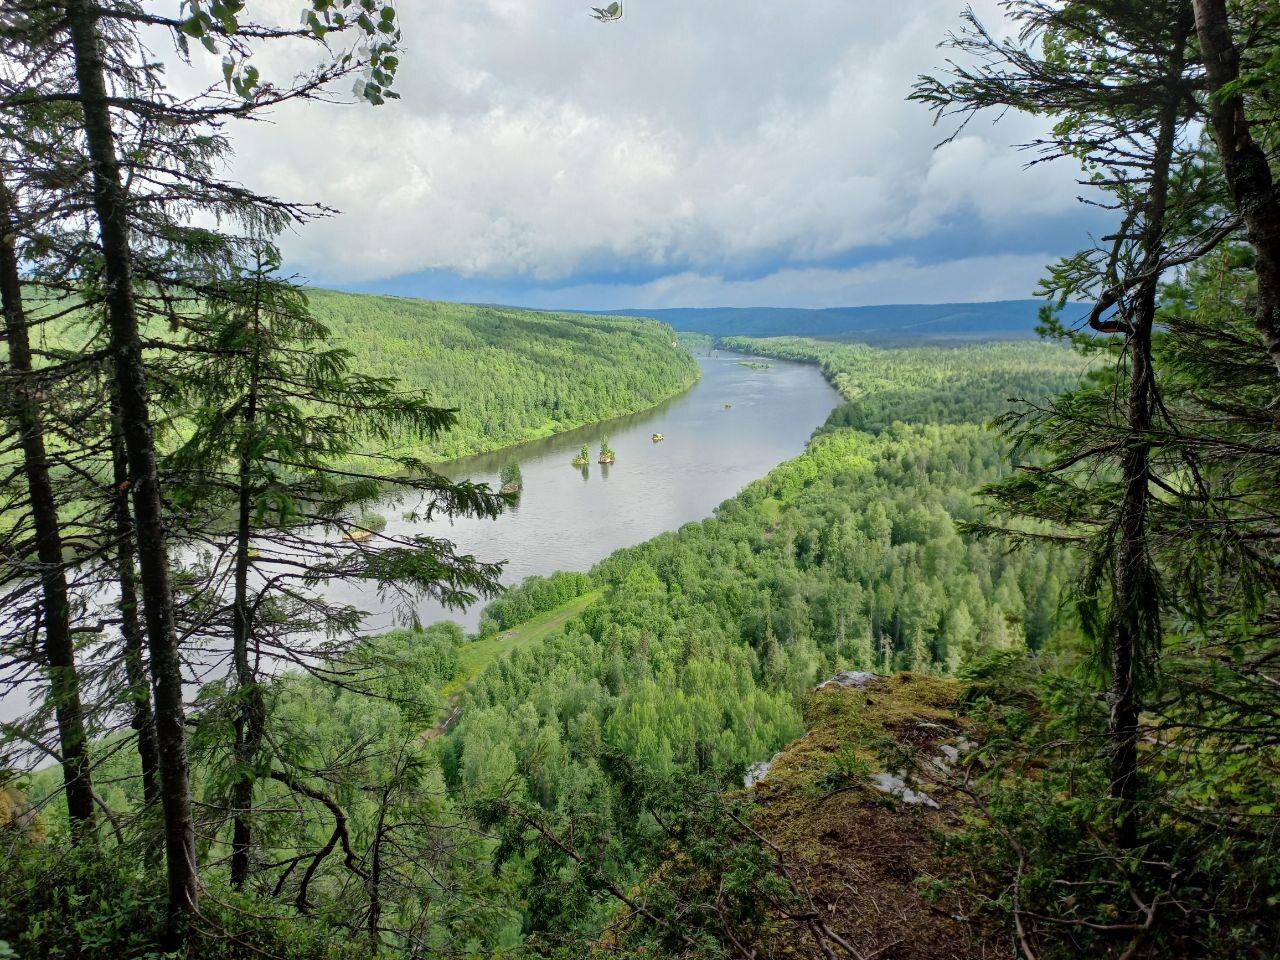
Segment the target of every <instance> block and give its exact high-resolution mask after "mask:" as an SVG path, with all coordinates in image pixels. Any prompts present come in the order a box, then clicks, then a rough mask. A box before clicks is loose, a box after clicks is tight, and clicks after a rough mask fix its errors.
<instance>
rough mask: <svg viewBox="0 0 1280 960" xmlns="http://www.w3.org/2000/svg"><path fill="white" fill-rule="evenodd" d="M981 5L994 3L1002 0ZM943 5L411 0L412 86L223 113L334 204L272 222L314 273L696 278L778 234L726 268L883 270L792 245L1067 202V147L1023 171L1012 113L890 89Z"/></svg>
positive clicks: (291, 189)
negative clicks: (831, 263)
mask: <svg viewBox="0 0 1280 960" xmlns="http://www.w3.org/2000/svg"><path fill="white" fill-rule="evenodd" d="M978 6H979V9H980V12H981V13H983V15H984V16H985V17H986V19H987V20H989V21H990V22H992V23H998V21H999V12H998V7H997V5H996V3H995V2H994V0H983V2H982V3H980V4H979V5H978ZM960 9H961V3H960V0H913V2H912V3H910V4H894V5H889V4H880V3H872V2H868V0H806V2H804V3H792V4H782V3H778V2H777V0H740V2H735V3H728V2H725V0H719V2H693V3H691V2H689V0H630V2H629V3H628V4H627V19H626V20H625V21H624V22H622V23H620V24H611V25H601V24H599V23H597V22H595V21H594V20H592V19H591V18H590V17H588V16H587V3H585V2H583V0H412V2H405V3H402V4H401V5H400V16H401V20H402V27H403V30H404V35H405V39H406V44H407V50H406V52H405V57H404V66H403V67H402V70H401V77H400V80H399V82H398V85H397V87H398V89H399V91H400V92H401V94H402V95H403V98H404V99H403V100H401V101H398V102H395V103H392V104H389V105H388V106H385V107H381V108H376V109H374V108H368V107H364V106H357V105H336V104H335V105H330V104H306V105H300V106H296V107H288V108H284V109H281V110H280V111H279V113H278V114H277V116H275V117H274V118H273V119H274V121H275V122H274V123H272V124H270V125H245V126H243V127H239V128H236V130H235V131H234V136H235V140H236V143H237V145H238V151H239V159H238V161H237V163H236V173H237V175H238V176H239V177H240V179H242V180H243V181H245V182H246V183H248V184H250V185H252V186H254V187H256V188H258V189H262V190H267V191H270V192H274V193H277V194H279V195H283V196H287V197H290V198H293V199H301V200H310V199H319V200H323V201H324V202H325V203H327V204H329V205H331V206H335V207H338V208H339V209H341V210H343V211H344V213H343V215H342V216H341V217H337V218H334V219H332V220H329V221H326V222H322V223H318V224H313V225H311V226H308V227H306V228H304V229H302V230H300V231H298V232H297V233H296V234H293V235H290V236H288V237H286V238H285V240H284V247H285V252H286V255H287V256H288V257H289V259H290V261H291V263H292V265H293V266H294V267H296V268H297V269H300V270H302V271H303V272H305V273H309V274H312V275H315V276H319V277H322V278H324V279H326V280H328V281H331V282H356V281H370V280H376V279H380V278H387V277H392V276H397V275H402V274H406V273H411V272H416V271H419V270H444V271H449V272H453V273H458V274H462V275H464V276H472V277H478V278H502V277H512V276H520V277H529V278H535V279H537V280H539V281H542V282H545V283H547V284H548V285H554V286H558V285H560V284H562V283H568V284H571V283H572V278H573V277H574V276H575V275H579V274H582V273H587V272H589V273H591V274H592V275H596V276H598V275H600V274H602V273H607V272H608V271H610V270H612V269H618V270H619V272H620V273H627V272H632V273H634V272H636V271H646V272H650V273H652V272H655V271H656V272H659V273H661V272H664V271H670V273H671V274H672V277H671V278H670V280H669V281H664V282H669V283H670V285H671V289H673V290H674V289H683V290H685V292H686V293H687V295H688V296H690V297H694V296H697V295H699V294H698V291H699V290H702V289H704V287H703V286H700V285H699V284H700V283H702V282H705V281H706V280H707V278H713V277H716V276H718V275H720V274H722V273H728V274H734V273H740V272H741V271H742V270H743V269H746V268H749V267H750V266H752V265H753V264H759V263H762V262H777V261H778V260H781V261H783V262H785V263H787V264H789V265H790V266H791V267H792V268H793V269H789V270H786V271H783V272H780V273H777V274H774V276H773V277H772V278H770V281H769V284H766V285H763V286H757V287H755V288H752V287H750V286H749V285H747V286H740V285H736V284H730V285H728V286H725V285H723V284H722V286H721V289H723V290H725V292H726V294H727V293H729V292H733V293H734V295H735V296H736V295H737V293H738V292H741V291H747V290H752V289H754V290H755V291H756V292H758V293H759V295H760V296H765V295H766V294H768V293H771V291H772V292H773V293H772V295H775V296H779V297H780V296H782V295H783V291H784V290H792V291H793V292H794V295H795V296H796V297H801V298H805V299H818V298H817V296H816V293H815V291H817V290H820V289H828V290H830V291H832V293H831V295H832V296H835V293H836V291H839V290H842V289H846V286H842V285H848V284H852V286H848V287H847V289H850V290H852V289H879V288H876V287H874V283H876V282H878V281H874V280H871V279H867V278H866V275H865V273H860V272H859V271H844V272H840V271H830V270H814V269H809V267H810V266H812V265H813V264H814V263H815V262H820V261H822V260H823V259H824V258H831V257H833V256H836V255H838V254H841V253H843V252H847V251H849V250H852V249H858V248H866V247H872V248H874V247H881V246H887V245H889V244H902V243H903V242H908V241H912V240H915V239H919V238H923V237H926V236H927V235H928V233H929V232H930V231H931V230H933V229H934V228H936V226H937V225H938V223H939V221H940V219H941V218H943V217H947V216H972V217H974V218H977V219H979V220H981V221H984V222H986V223H988V224H993V225H996V226H997V227H998V226H1000V225H1002V224H1012V223H1014V222H1016V221H1017V220H1018V219H1020V218H1025V217H1027V216H1028V215H1046V214H1049V215H1052V214H1056V213H1062V212H1065V211H1067V210H1069V209H1071V208H1072V207H1073V206H1074V189H1073V187H1072V179H1073V177H1072V171H1071V170H1069V169H1066V168H1065V167H1064V168H1061V169H1055V168H1053V167H1038V168H1036V169H1034V170H1031V171H1023V170H1022V164H1023V162H1024V160H1025V159H1026V158H1025V157H1023V156H1021V155H1019V154H1017V153H1016V152H1015V151H1012V150H1010V149H1009V147H1008V144H1010V143H1013V142H1018V141H1022V140H1025V139H1028V138H1029V136H1030V134H1031V131H1032V129H1033V128H1032V127H1030V126H1028V125H1027V123H1026V122H1021V121H1009V122H1006V123H1003V124H1001V125H999V126H995V127H992V126H991V125H989V124H986V123H982V122H978V123H975V124H973V125H971V127H970V129H969V130H968V131H967V132H966V135H965V136H964V137H963V138H961V139H959V140H957V141H955V142H954V143H952V144H950V145H948V146H947V147H945V148H943V149H941V150H938V151H934V150H933V149H932V148H933V145H934V143H935V142H936V141H937V140H938V139H940V136H941V133H940V131H939V130H938V129H936V128H934V127H932V125H931V118H930V116H929V114H928V112H927V111H926V110H925V109H924V108H923V107H921V106H919V105H917V104H910V103H906V102H905V100H904V98H905V96H906V95H907V93H908V92H909V90H910V86H911V83H912V81H913V79H914V78H915V77H916V75H917V74H919V73H921V72H925V71H929V70H933V69H935V68H936V67H937V66H938V65H939V64H940V63H941V62H942V61H943V59H944V52H943V51H940V50H938V49H937V48H936V44H937V42H938V41H939V40H941V39H942V38H943V36H944V34H945V33H946V31H947V30H949V29H952V28H954V27H955V26H956V25H957V24H958V15H959V13H960ZM263 66H264V70H265V72H266V73H267V74H268V75H270V71H271V69H273V68H278V69H281V70H285V69H292V68H293V66H295V64H294V63H293V62H291V61H287V60H285V59H283V58H281V59H278V60H276V61H275V62H264V64H263ZM1040 263H1041V264H1042V263H1043V258H1042V259H1041V260H1040ZM884 269H885V270H886V271H890V272H892V271H897V273H896V274H895V275H897V276H900V277H901V276H907V274H906V273H903V271H904V270H907V271H908V272H910V270H912V269H914V270H916V271H918V273H917V274H912V275H913V276H917V277H918V279H920V281H921V282H928V283H932V282H933V281H932V280H928V279H926V277H927V276H935V275H938V276H940V275H941V274H936V273H929V272H928V271H925V270H924V268H918V267H917V268H911V267H910V265H909V264H904V262H903V261H900V260H894V261H892V263H889V264H886V265H885V267H884ZM1019 269H1021V267H1020V268H1019ZM885 275H886V276H888V275H889V273H886V274H885ZM688 277H693V278H695V280H696V281H698V282H693V283H690V284H687V285H686V286H684V287H682V286H681V285H682V284H685V283H686V281H685V279H684V278H688ZM1033 279H1034V278H1033ZM752 283H757V284H758V283H761V282H759V281H753V282H752ZM804 284H811V285H816V286H807V287H806V286H803V285H804ZM824 284H828V285H829V286H827V287H825V288H824V287H823V285H824ZM859 285H861V286H859ZM868 285H871V286H868ZM996 285H997V286H1000V287H1001V289H1004V288H1005V287H1011V285H1010V284H996ZM884 289H885V290H886V296H885V299H890V300H893V299H897V300H901V299H904V297H903V295H902V294H901V292H899V293H897V294H893V293H888V292H887V291H888V287H884ZM1018 289H1020V290H1022V292H1025V289H1026V285H1025V284H1024V285H1023V286H1021V287H1019V288H1018ZM806 291H807V292H806ZM654 295H658V293H657V289H656V288H655V294H654ZM820 299H826V298H820ZM944 299H955V298H954V297H950V296H947V297H944ZM849 302H852V301H849ZM859 302H870V301H867V300H865V299H862V300H860V301H859Z"/></svg>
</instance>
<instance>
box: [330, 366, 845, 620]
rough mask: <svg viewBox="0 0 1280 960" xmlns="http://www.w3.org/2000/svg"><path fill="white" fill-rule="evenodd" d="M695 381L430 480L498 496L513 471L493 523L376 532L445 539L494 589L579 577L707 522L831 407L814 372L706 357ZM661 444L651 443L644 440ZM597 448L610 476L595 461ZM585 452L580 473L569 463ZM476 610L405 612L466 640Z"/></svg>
mask: <svg viewBox="0 0 1280 960" xmlns="http://www.w3.org/2000/svg"><path fill="white" fill-rule="evenodd" d="M697 360H698V363H699V365H700V366H701V368H702V379H701V380H699V381H698V383H697V384H695V385H694V386H693V387H692V388H691V389H689V390H688V391H686V392H685V393H683V394H681V395H680V396H678V397H675V398H673V399H671V400H668V401H666V402H665V403H663V404H661V405H660V406H658V407H655V408H653V409H652V410H646V411H644V412H642V413H636V414H632V415H631V416H627V417H621V418H619V419H616V420H610V421H607V422H605V423H601V424H595V425H593V426H588V427H582V428H580V429H578V430H574V431H571V432H569V433H562V434H558V435H556V436H554V437H548V438H546V439H544V440H536V441H534V442H532V443H526V444H522V445H520V446H517V447H508V448H506V449H505V450H501V451H498V452H496V453H492V454H485V455H482V456H478V457H468V458H467V459H465V460H458V461H454V462H452V463H449V464H447V465H446V466H445V467H444V468H442V472H444V473H446V474H448V475H449V476H451V477H453V478H455V479H456V478H463V477H466V478H470V479H472V480H475V481H477V482H479V481H488V482H490V483H491V484H493V486H495V487H497V485H498V474H499V472H500V471H501V469H502V467H503V465H504V464H507V463H518V464H519V465H520V470H521V473H522V474H523V479H524V490H523V492H522V494H521V497H520V505H519V506H518V507H517V508H515V509H514V510H511V511H509V512H508V513H506V514H504V515H503V516H501V517H499V518H498V519H496V520H472V519H461V520H455V521H454V522H453V523H451V524H450V523H448V522H435V523H430V524H424V523H417V524H410V523H408V522H406V521H404V520H402V519H401V515H402V513H403V512H404V511H405V510H406V509H407V507H408V505H401V506H399V507H396V506H389V507H388V508H387V509H385V510H380V511H379V512H381V513H382V514H383V515H384V516H386V517H387V518H388V524H387V529H388V531H389V532H390V531H394V532H397V533H404V532H409V531H410V530H412V531H414V532H426V533H430V534H431V535H432V536H439V537H443V538H445V539H449V540H452V541H453V542H454V543H456V544H457V545H458V547H459V549H460V551H461V552H463V553H469V554H472V555H474V556H475V557H477V558H478V559H480V560H484V561H497V560H504V559H505V560H506V561H507V565H506V570H505V575H504V576H503V582H504V583H506V584H508V585H511V584H516V583H519V582H520V581H521V580H523V579H524V578H525V577H527V576H529V575H531V574H540V575H546V574H549V573H553V572H555V571H556V570H586V569H588V568H590V567H591V566H593V565H594V564H595V563H596V562H598V561H599V560H602V559H603V558H605V557H606V556H608V555H609V554H610V553H612V552H613V551H615V550H617V549H619V548H621V547H627V546H633V545H634V544H637V543H641V542H643V541H645V540H648V539H649V538H650V537H654V536H657V535H658V534H660V533H662V532H664V531H666V530H674V529H676V528H677V527H680V526H682V525H683V524H686V523H688V522H690V521H691V520H701V519H703V518H704V517H708V516H710V515H711V513H712V511H713V510H714V509H715V508H716V507H717V506H718V505H719V504H720V503H722V502H723V501H725V500H727V499H728V498H729V497H732V496H733V495H734V494H735V493H737V492H738V491H739V490H741V489H742V488H743V487H744V486H745V485H746V484H748V483H749V482H751V481H752V480H755V479H756V478H758V477H762V476H764V475H765V474H766V473H768V472H769V471H770V470H771V469H772V468H773V467H775V466H777V465H778V464H779V463H781V462H782V461H784V460H788V459H790V458H791V457H794V456H796V455H798V454H799V453H801V452H802V451H803V450H804V448H805V444H806V443H807V442H808V440H809V436H810V435H811V434H812V433H813V431H814V430H815V429H816V428H817V427H819V426H821V424H822V423H823V422H824V421H825V420H826V418H827V414H828V413H830V412H831V409H832V408H833V407H834V406H836V404H838V403H839V402H840V396H839V394H837V393H836V392H835V390H833V389H832V388H831V387H830V385H828V384H827V382H826V381H825V380H824V379H823V377H822V374H821V373H820V372H819V370H818V368H817V367H816V366H811V365H807V364H799V363H787V362H784V361H771V363H772V366H771V367H769V368H768V369H764V370H762V369H755V368H751V367H746V366H743V365H742V364H741V363H739V361H741V360H750V358H748V357H743V356H739V355H737V354H731V353H726V352H723V351H717V352H716V353H715V354H714V355H711V356H705V355H704V356H699V357H698V358H697ZM654 433H661V434H662V435H663V436H664V437H665V439H664V440H663V441H662V442H660V443H654V442H653V440H652V435H653V434H654ZM605 437H607V438H608V440H609V445H610V446H611V447H612V448H613V449H614V452H615V453H616V454H617V460H616V462H615V463H614V465H613V466H601V465H599V464H597V463H596V462H595V460H596V456H597V454H598V452H599V445H600V441H601V440H602V439H603V438H605ZM584 443H589V444H590V445H591V463H590V465H589V466H588V467H586V468H582V469H580V468H578V467H575V466H573V465H572V464H571V462H570V461H571V460H573V458H574V457H575V456H576V455H577V453H578V451H579V449H580V448H581V447H582V444H584ZM335 599H342V600H345V601H349V602H352V603H354V604H355V605H356V606H357V607H359V608H361V609H364V610H369V611H374V613H373V615H372V617H371V618H370V621H369V623H368V626H369V628H371V629H376V628H378V627H386V626H394V625H395V622H396V620H397V614H396V612H395V611H391V610H387V609H384V608H383V605H382V603H381V602H380V601H379V599H378V597H377V595H376V593H375V592H374V591H372V590H370V591H368V592H363V591H349V592H348V591H344V592H343V593H342V594H340V595H338V596H336V597H335ZM482 605H483V604H476V605H475V606H473V607H472V608H471V609H469V610H467V611H457V610H446V609H444V608H443V607H441V606H440V605H439V604H438V603H436V602H434V601H425V602H423V603H421V604H420V605H419V607H418V609H417V611H416V612H417V615H418V617H419V619H420V620H421V622H423V623H431V622H434V621H436V620H441V619H450V620H455V621H457V622H458V623H461V624H462V625H463V626H464V627H466V628H468V629H474V628H475V627H476V626H477V625H478V623H479V620H480V608H481V606H482Z"/></svg>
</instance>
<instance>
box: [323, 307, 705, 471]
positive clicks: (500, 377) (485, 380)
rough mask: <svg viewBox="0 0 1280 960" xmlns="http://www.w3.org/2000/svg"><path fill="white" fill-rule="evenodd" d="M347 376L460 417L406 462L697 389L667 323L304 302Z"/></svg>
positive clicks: (526, 436)
mask: <svg viewBox="0 0 1280 960" xmlns="http://www.w3.org/2000/svg"><path fill="white" fill-rule="evenodd" d="M307 297H308V300H309V301H310V305H311V310H312V312H313V314H314V315H315V317H316V318H317V319H318V320H320V321H322V322H323V323H324V324H325V325H326V326H328V328H329V330H330V332H331V336H332V342H333V344H334V345H335V346H339V347H342V348H345V349H347V350H349V351H351V353H352V357H353V366H354V368H355V369H357V370H360V371H362V372H364V373H368V374H372V375H375V376H392V377H395V378H397V379H398V380H399V381H400V382H401V384H403V386H404V387H405V388H406V389H411V390H422V391H425V392H426V394H427V395H428V396H430V397H431V399H432V400H433V401H434V402H435V403H437V404H438V405H439V406H442V407H451V408H455V409H456V410H457V411H458V413H457V417H456V419H455V421H454V424H453V426H452V427H450V429H449V430H448V431H447V432H445V433H441V434H439V435H438V436H436V437H434V438H431V439H430V440H429V441H427V442H426V443H424V444H422V445H421V446H417V445H415V446H414V447H411V448H410V449H409V451H408V452H411V453H413V454H414V455H415V456H418V457H420V458H421V459H424V460H427V461H435V460H446V459H452V458H454V457H461V456H466V455H467V454H472V453H483V452H487V451H489V450H495V449H498V448H500V447H505V446H510V445H511V444H514V443H520V442H522V441H525V440H533V439H536V438H538V437H545V436H549V435H550V434H552V433H560V432H563V431H565V430H571V429H573V428H574V427H580V426H583V425H584V424H588V423H596V422H598V421H601V420H608V419H611V418H613V417H619V416H622V415H624V414H627V413H634V412H636V411H637V410H643V409H645V408H647V407H652V406H654V405H655V404H657V403H659V402H661V401H663V400H665V399H667V398H668V397H670V396H671V395H672V394H675V393H678V392H679V391H681V390H684V389H685V388H687V387H689V386H690V385H691V384H692V383H693V382H694V381H695V380H696V379H697V375H698V372H697V365H696V364H694V363H693V361H692V360H690V358H689V355H688V352H687V351H686V350H683V349H681V348H680V347H679V346H677V344H676V336H675V334H674V333H673V332H672V330H671V328H670V327H668V326H667V325H666V324H664V323H661V322H659V321H654V320H645V319H635V318H630V317H593V316H588V315H585V314H569V313H546V312H541V311H534V310H519V309H514V308H510V307H488V306H470V305H467V304H460V303H440V302H436V301H430V300H414V299H408V298H404V297H383V296H374V295H370V294H352V293H337V292H334V291H330V290H310V291H308V293H307Z"/></svg>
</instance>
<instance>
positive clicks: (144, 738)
mask: <svg viewBox="0 0 1280 960" xmlns="http://www.w3.org/2000/svg"><path fill="white" fill-rule="evenodd" d="M122 429H123V427H122V425H121V423H120V405H119V403H117V402H116V400H115V398H114V397H113V398H112V401H111V465H112V471H113V477H114V485H113V486H112V488H111V498H112V504H111V508H112V519H113V523H114V525H115V530H114V533H115V538H116V580H117V582H118V584H119V587H120V618H121V622H120V635H121V638H122V639H123V640H124V672H125V680H126V681H127V682H128V684H129V701H130V703H131V704H132V709H131V710H130V725H131V726H132V727H133V730H134V734H135V735H136V736H137V738H138V759H139V761H140V762H141V764H142V796H143V799H144V800H145V801H146V804H147V806H148V807H150V806H153V805H154V804H155V803H157V802H158V801H159V799H160V781H159V779H158V778H159V768H160V753H159V747H158V746H157V745H156V721H155V716H154V714H152V712H151V686H150V682H149V681H148V679H147V663H146V657H145V654H144V651H143V634H142V623H141V621H140V620H139V619H138V572H137V569H136V560H135V558H134V554H133V514H132V512H131V511H130V510H129V465H128V463H127V461H126V459H125V452H124V436H123V433H122Z"/></svg>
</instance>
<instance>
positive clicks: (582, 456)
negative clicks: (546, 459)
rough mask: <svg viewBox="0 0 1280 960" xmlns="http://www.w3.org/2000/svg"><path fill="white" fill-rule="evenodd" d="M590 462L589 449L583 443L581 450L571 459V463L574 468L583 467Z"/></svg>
mask: <svg viewBox="0 0 1280 960" xmlns="http://www.w3.org/2000/svg"><path fill="white" fill-rule="evenodd" d="M590 462H591V448H590V447H589V446H587V445H586V444H585V443H584V444H583V445H582V449H581V450H580V451H579V452H578V455H577V456H576V457H574V458H573V460H572V463H573V465H574V466H575V467H585V466H586V465H587V464H589V463H590Z"/></svg>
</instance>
